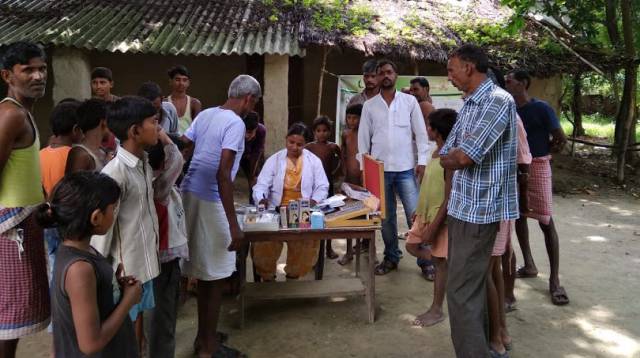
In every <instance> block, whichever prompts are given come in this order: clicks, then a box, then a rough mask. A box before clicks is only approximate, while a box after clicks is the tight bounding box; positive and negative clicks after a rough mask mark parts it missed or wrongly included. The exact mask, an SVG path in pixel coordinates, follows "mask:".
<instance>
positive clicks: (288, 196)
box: [280, 156, 302, 205]
mask: <svg viewBox="0 0 640 358" xmlns="http://www.w3.org/2000/svg"><path fill="white" fill-rule="evenodd" d="M301 181H302V156H300V157H298V160H297V161H296V163H295V164H293V161H292V160H291V159H289V158H287V172H286V174H285V176H284V186H283V188H282V189H283V193H282V201H281V202H280V205H287V204H289V200H298V199H300V198H301V197H302V191H301V189H300V183H301Z"/></svg>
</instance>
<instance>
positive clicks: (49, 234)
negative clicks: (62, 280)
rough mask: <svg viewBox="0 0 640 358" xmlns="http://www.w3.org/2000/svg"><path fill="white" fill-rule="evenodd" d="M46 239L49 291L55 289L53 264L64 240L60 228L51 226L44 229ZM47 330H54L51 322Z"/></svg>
mask: <svg viewBox="0 0 640 358" xmlns="http://www.w3.org/2000/svg"><path fill="white" fill-rule="evenodd" d="M44 241H45V243H46V244H47V255H48V256H49V272H48V274H49V292H51V291H52V290H53V285H54V282H53V265H54V264H55V262H56V251H58V246H60V243H61V242H62V240H61V239H60V235H59V234H58V229H56V228H49V229H44ZM47 332H49V333H51V332H53V326H52V324H51V323H49V326H48V327H47Z"/></svg>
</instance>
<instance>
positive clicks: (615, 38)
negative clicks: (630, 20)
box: [605, 0, 622, 48]
mask: <svg viewBox="0 0 640 358" xmlns="http://www.w3.org/2000/svg"><path fill="white" fill-rule="evenodd" d="M617 7H618V1H617V0H606V1H605V26H606V27H607V34H609V40H610V41H611V44H612V45H613V47H614V48H620V45H621V42H622V41H621V40H620V31H619V30H618V14H617V11H616V9H617Z"/></svg>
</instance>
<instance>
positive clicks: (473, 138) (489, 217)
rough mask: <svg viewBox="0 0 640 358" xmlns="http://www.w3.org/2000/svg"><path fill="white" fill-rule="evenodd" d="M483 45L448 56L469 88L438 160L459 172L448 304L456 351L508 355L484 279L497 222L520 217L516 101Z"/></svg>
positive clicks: (454, 76) (452, 206)
mask: <svg viewBox="0 0 640 358" xmlns="http://www.w3.org/2000/svg"><path fill="white" fill-rule="evenodd" d="M488 67H489V60H488V58H487V55H486V54H485V53H484V51H483V50H482V49H480V48H479V47H477V46H474V45H463V46H461V47H459V48H458V49H456V50H454V51H453V52H452V53H451V55H450V56H449V62H448V64H447V72H448V74H449V80H450V81H451V83H452V84H453V85H454V86H455V87H457V88H458V89H459V90H461V91H462V92H464V106H463V107H462V109H461V110H460V112H459V114H458V120H457V121H456V124H455V126H454V127H453V130H452V131H451V134H450V135H449V138H448V139H447V142H446V143H445V145H444V147H443V148H442V150H441V151H440V154H441V159H440V164H441V165H442V166H443V167H444V168H446V169H452V170H455V173H454V176H453V182H452V188H451V194H450V197H449V206H448V214H449V218H448V225H449V257H448V261H449V262H448V264H449V272H448V282H447V302H448V306H449V320H450V324H451V338H452V340H453V345H454V347H455V350H456V355H457V356H458V357H465V358H474V357H482V358H485V357H508V354H507V352H506V351H505V350H504V347H499V348H497V347H496V348H495V349H494V347H490V346H489V344H488V342H487V338H486V337H487V334H486V332H485V327H486V325H485V324H484V320H485V310H486V305H487V302H486V299H487V295H486V280H487V274H488V268H489V260H490V258H491V250H492V248H493V245H494V241H495V238H496V233H497V231H498V227H499V224H500V221H502V220H513V219H517V218H518V216H519V214H518V198H517V188H516V174H517V167H516V148H517V132H516V107H515V102H514V100H513V98H512V97H511V95H509V94H508V93H507V92H506V91H504V90H502V89H501V88H499V87H498V86H496V85H494V84H493V82H492V81H491V80H490V79H488V78H487V75H486V72H487V69H488Z"/></svg>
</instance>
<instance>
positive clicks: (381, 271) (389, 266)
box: [375, 260, 398, 276]
mask: <svg viewBox="0 0 640 358" xmlns="http://www.w3.org/2000/svg"><path fill="white" fill-rule="evenodd" d="M397 269H398V264H397V263H393V262H391V261H387V260H383V261H382V263H381V264H380V265H378V266H377V267H376V271H375V274H376V275H378V276H383V275H386V274H388V273H389V272H391V271H393V270H397Z"/></svg>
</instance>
